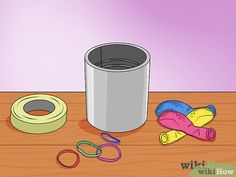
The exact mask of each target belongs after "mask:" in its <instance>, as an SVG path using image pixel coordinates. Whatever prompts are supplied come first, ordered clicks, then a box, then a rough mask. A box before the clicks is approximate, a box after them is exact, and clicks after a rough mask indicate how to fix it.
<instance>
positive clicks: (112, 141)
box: [101, 132, 120, 144]
mask: <svg viewBox="0 0 236 177" xmlns="http://www.w3.org/2000/svg"><path fill="white" fill-rule="evenodd" d="M104 135H107V136H108V137H110V138H111V139H112V140H109V139H107V138H106V137H104ZM101 137H102V139H104V140H105V141H107V142H109V143H115V144H119V143H120V140H119V139H118V138H116V137H114V136H112V135H110V134H109V133H107V132H102V133H101Z"/></svg>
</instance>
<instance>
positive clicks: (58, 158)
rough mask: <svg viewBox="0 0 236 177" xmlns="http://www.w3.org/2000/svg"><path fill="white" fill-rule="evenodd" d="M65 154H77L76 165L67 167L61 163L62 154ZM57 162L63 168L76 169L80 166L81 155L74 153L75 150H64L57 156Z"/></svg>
mask: <svg viewBox="0 0 236 177" xmlns="http://www.w3.org/2000/svg"><path fill="white" fill-rule="evenodd" d="M65 153H70V154H75V155H76V161H75V163H74V164H72V165H65V164H64V163H62V162H61V160H60V156H61V155H62V154H65ZM57 161H58V163H59V164H60V165H61V166H63V167H66V168H75V167H76V166H77V165H78V164H79V162H80V158H79V154H78V153H77V152H75V151H73V150H71V149H64V150H62V151H60V152H59V153H58V154H57Z"/></svg>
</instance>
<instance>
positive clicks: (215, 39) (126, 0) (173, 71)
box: [0, 0, 236, 91]
mask: <svg viewBox="0 0 236 177" xmlns="http://www.w3.org/2000/svg"><path fill="white" fill-rule="evenodd" d="M235 9H236V1H234V0H227V1H223V0H221V1H218V0H196V1H189V0H178V1H175V0H172V1H170V0H165V1H163V0H162V1H160V0H145V1H138V0H34V1H31V0H0V91H83V90H84V70H83V68H84V64H83V56H84V53H85V52H86V50H87V49H89V48H91V47H92V46H95V45H97V44H100V43H105V42H112V41H120V42H122V41H123V42H129V43H135V44H138V45H141V46H143V47H144V48H146V49H147V50H148V51H149V52H150V53H151V55H152V65H151V83H150V90H152V91H236V79H235V77H236V69H235V66H236V10H235Z"/></svg>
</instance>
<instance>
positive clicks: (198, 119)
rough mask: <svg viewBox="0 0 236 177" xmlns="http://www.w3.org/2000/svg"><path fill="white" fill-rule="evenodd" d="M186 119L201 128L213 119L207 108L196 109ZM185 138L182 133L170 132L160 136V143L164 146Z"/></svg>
mask: <svg viewBox="0 0 236 177" xmlns="http://www.w3.org/2000/svg"><path fill="white" fill-rule="evenodd" d="M187 118H188V119H189V120H190V121H191V122H192V123H193V125H195V126H198V127H202V126H204V125H206V124H208V123H209V122H211V121H212V119H213V118H214V114H213V112H212V111H211V110H210V109H208V108H198V109H196V110H194V111H192V112H191V113H189V114H188V115H187ZM184 136H186V134H185V133H184V132H181V131H176V130H170V131H168V132H163V133H161V134H160V142H161V143H162V144H164V145H166V144H171V143H174V142H176V141H178V140H180V139H181V138H183V137H184Z"/></svg>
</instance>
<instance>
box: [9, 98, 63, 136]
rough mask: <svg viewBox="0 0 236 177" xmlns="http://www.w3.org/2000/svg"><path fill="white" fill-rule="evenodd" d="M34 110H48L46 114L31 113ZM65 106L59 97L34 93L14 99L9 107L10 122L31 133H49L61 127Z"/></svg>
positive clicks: (17, 127)
mask: <svg viewBox="0 0 236 177" xmlns="http://www.w3.org/2000/svg"><path fill="white" fill-rule="evenodd" d="M34 110H45V111H48V112H49V114H47V115H40V116H38V115H31V114H29V113H28V112H30V111H34ZM66 114H67V107H66V104H65V103H64V101H62V100H61V99H59V98H57V97H55V96H52V95H44V94H35V95H29V96H25V97H22V98H20V99H18V100H16V101H15V102H14V103H13V105H12V107H11V124H12V125H13V126H14V127H15V128H16V129H18V130H20V131H23V132H26V133H33V134H41V133H49V132H52V131H55V130H57V129H59V128H61V127H62V126H63V125H64V124H65V122H66Z"/></svg>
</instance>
